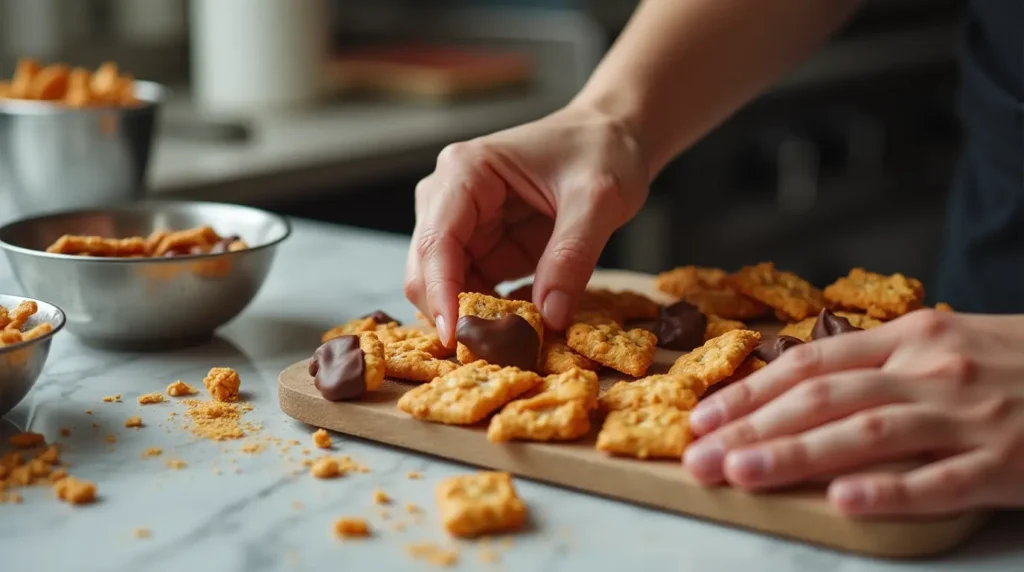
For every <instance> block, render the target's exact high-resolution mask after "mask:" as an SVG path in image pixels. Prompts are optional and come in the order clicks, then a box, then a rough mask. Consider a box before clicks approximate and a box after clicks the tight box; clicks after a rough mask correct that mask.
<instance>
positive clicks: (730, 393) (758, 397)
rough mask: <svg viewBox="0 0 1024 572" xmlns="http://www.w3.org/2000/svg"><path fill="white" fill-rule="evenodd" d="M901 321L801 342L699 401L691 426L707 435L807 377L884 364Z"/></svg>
mask: <svg viewBox="0 0 1024 572" xmlns="http://www.w3.org/2000/svg"><path fill="white" fill-rule="evenodd" d="M901 330H902V328H901V327H899V324H896V323H890V324H886V325H884V326H880V327H878V328H875V329H872V330H864V331H860V332H851V333H847V334H842V335H839V336H832V337H829V338H824V339H822V340H816V341H814V342H811V343H807V344H803V345H799V346H796V347H794V348H791V349H789V350H787V351H786V352H785V353H783V354H782V356H780V357H779V359H777V360H775V361H773V362H772V363H770V364H769V365H768V366H767V367H763V368H761V369H759V370H757V371H755V372H754V373H752V374H751V375H750V376H748V377H746V378H745V379H743V380H741V381H738V382H736V383H734V384H731V385H730V386H728V387H726V388H724V389H722V390H721V391H718V392H716V393H715V394H714V395H712V396H711V397H709V398H707V399H706V400H704V401H702V402H700V403H698V404H697V407H695V408H694V410H693V412H692V413H691V415H690V426H691V428H692V429H693V431H694V433H696V434H697V435H705V434H708V433H710V432H711V431H714V430H715V429H717V428H719V427H722V426H723V425H725V424H726V423H729V422H731V421H734V420H736V419H739V418H740V417H743V416H745V415H747V414H748V413H751V412H752V411H754V410H756V409H758V408H759V407H761V406H762V405H764V404H765V403H768V402H769V401H771V400H772V399H775V398H776V397H778V396H779V395H782V394H783V393H785V392H786V391H787V390H789V389H790V388H791V387H793V386H794V385H796V384H797V383H800V382H801V381H803V380H805V379H808V378H811V377H816V376H819V375H824V374H826V373H832V372H837V371H842V370H847V369H861V368H872V367H880V366H881V365H882V364H883V363H885V360H886V359H887V358H888V357H889V355H890V354H891V353H892V352H893V350H895V349H896V346H898V345H899V343H900V339H901V338H902V336H903V335H904V334H903V332H902V331H901Z"/></svg>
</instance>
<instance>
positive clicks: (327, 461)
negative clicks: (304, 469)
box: [309, 457, 342, 479]
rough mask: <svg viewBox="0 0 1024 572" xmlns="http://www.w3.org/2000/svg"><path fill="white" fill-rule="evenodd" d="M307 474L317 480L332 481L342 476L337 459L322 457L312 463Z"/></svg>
mask: <svg viewBox="0 0 1024 572" xmlns="http://www.w3.org/2000/svg"><path fill="white" fill-rule="evenodd" d="M309 473H310V474H311V475H313V476H314V477H316V478H318V479H333V478H336V477H340V476H342V472H341V467H340V466H338V461H337V459H333V458H331V457H324V458H322V459H320V460H318V461H316V462H315V463H313V466H312V467H310V469H309Z"/></svg>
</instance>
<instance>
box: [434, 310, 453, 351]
mask: <svg viewBox="0 0 1024 572" xmlns="http://www.w3.org/2000/svg"><path fill="white" fill-rule="evenodd" d="M434 327H435V328H437V337H439V338H441V343H442V344H444V345H445V346H446V347H447V346H450V345H451V337H452V333H451V331H450V330H449V329H448V323H447V322H445V321H444V316H442V315H441V314H438V315H436V316H434Z"/></svg>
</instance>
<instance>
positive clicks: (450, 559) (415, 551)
mask: <svg viewBox="0 0 1024 572" xmlns="http://www.w3.org/2000/svg"><path fill="white" fill-rule="evenodd" d="M405 551H406V553H407V554H409V556H412V557H413V558H418V559H420V560H423V561H425V562H427V563H429V564H433V565H434V566H454V565H455V564H457V563H458V561H459V553H458V552H455V551H454V550H445V549H443V548H441V547H440V546H438V545H436V544H434V543H433V542H417V543H414V544H408V545H406V547H405Z"/></svg>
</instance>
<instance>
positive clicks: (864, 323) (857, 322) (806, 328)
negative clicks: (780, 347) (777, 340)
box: [779, 312, 884, 342]
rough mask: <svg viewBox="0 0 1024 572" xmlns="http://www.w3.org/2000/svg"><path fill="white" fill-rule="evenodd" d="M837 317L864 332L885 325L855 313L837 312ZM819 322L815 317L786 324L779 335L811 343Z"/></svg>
mask: <svg viewBox="0 0 1024 572" xmlns="http://www.w3.org/2000/svg"><path fill="white" fill-rule="evenodd" d="M835 315H837V316H840V317H843V318H846V319H847V320H849V322H850V325H851V326H853V327H855V328H860V329H862V330H870V329H871V328H877V327H878V326H881V325H882V324H883V323H884V322H881V321H879V320H876V319H874V318H872V317H870V316H866V315H864V314H855V313H853V312H836V313H835ZM817 322H818V317H817V316H814V317H812V318H805V319H803V320H800V321H799V322H793V323H791V324H786V325H785V326H784V327H783V328H782V329H781V330H779V335H780V336H791V337H794V338H796V339H798V340H801V341H804V342H809V341H811V332H812V331H813V330H814V324H816V323H817Z"/></svg>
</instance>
